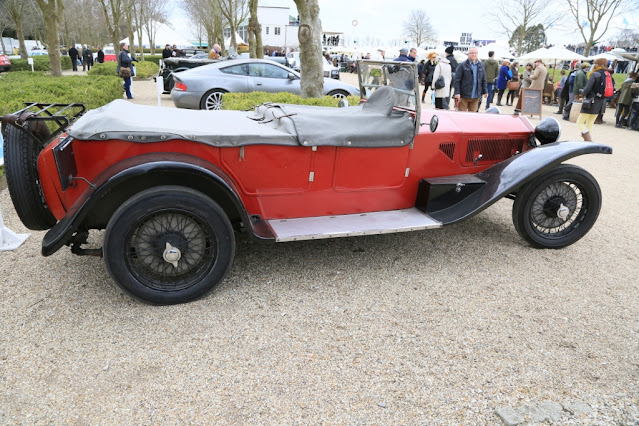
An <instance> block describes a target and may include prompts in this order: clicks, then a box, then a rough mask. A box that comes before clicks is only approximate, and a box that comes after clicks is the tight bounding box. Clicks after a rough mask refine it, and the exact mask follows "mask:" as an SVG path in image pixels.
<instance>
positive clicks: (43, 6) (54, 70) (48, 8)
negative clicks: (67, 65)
mask: <svg viewBox="0 0 639 426" xmlns="http://www.w3.org/2000/svg"><path fill="white" fill-rule="evenodd" d="M36 1H37V2H38V7H39V8H40V10H41V11H42V16H43V18H44V25H45V36H46V39H47V45H48V46H49V66H50V68H51V76H53V77H61V76H62V66H61V65H60V49H58V22H59V21H60V19H61V18H62V14H63V13H64V4H63V2H62V0H36Z"/></svg>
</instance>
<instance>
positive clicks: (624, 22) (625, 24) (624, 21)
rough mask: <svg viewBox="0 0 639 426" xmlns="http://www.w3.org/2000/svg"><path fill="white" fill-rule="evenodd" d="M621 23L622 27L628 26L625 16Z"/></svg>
mask: <svg viewBox="0 0 639 426" xmlns="http://www.w3.org/2000/svg"><path fill="white" fill-rule="evenodd" d="M622 23H623V25H624V27H627V26H628V20H627V19H626V18H623V21H622Z"/></svg>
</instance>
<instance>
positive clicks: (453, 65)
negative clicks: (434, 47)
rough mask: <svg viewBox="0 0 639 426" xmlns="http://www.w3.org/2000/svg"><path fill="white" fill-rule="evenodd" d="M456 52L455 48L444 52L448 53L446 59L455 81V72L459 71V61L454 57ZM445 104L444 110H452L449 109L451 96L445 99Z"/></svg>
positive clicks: (450, 47) (448, 48) (449, 47)
mask: <svg viewBox="0 0 639 426" xmlns="http://www.w3.org/2000/svg"><path fill="white" fill-rule="evenodd" d="M454 50H455V48H454V47H453V46H448V47H447V48H446V50H444V52H446V59H448V62H450V72H451V77H452V78H453V79H454V78H455V70H456V69H457V65H458V64H457V59H455V55H453V51H454ZM451 92H452V90H451ZM443 102H444V109H450V107H449V104H450V95H449V96H448V97H447V98H444V100H443Z"/></svg>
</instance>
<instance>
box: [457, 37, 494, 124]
mask: <svg viewBox="0 0 639 426" xmlns="http://www.w3.org/2000/svg"><path fill="white" fill-rule="evenodd" d="M481 96H483V97H487V96H488V87H487V84H486V71H485V70H484V66H483V64H482V63H481V61H478V60H477V48H476V47H471V48H470V49H468V59H467V60H465V61H464V62H462V63H461V64H459V65H458V66H457V70H456V71H455V99H456V100H457V101H459V105H458V107H459V110H460V111H471V112H477V110H478V109H479V98H480V97H481Z"/></svg>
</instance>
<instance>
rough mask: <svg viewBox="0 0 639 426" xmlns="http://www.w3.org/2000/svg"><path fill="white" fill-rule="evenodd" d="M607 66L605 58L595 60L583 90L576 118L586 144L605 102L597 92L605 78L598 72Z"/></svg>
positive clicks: (589, 140)
mask: <svg viewBox="0 0 639 426" xmlns="http://www.w3.org/2000/svg"><path fill="white" fill-rule="evenodd" d="M607 65H608V60H606V59H605V58H600V59H597V60H596V61H595V68H594V69H593V70H592V73H591V74H590V78H589V79H588V82H587V83H586V87H584V89H583V101H582V103H581V112H580V113H579V116H578V117H577V127H579V131H580V132H581V137H582V138H583V139H584V140H585V141H587V142H592V137H591V132H592V127H593V125H594V124H595V120H596V119H597V116H598V115H599V112H600V111H601V108H602V107H603V105H604V102H606V98H604V97H603V93H601V94H599V93H597V90H598V89H599V88H600V87H601V86H602V81H604V78H605V75H604V73H603V72H600V71H603V70H605V69H606V66H607ZM604 83H605V81H604Z"/></svg>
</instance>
